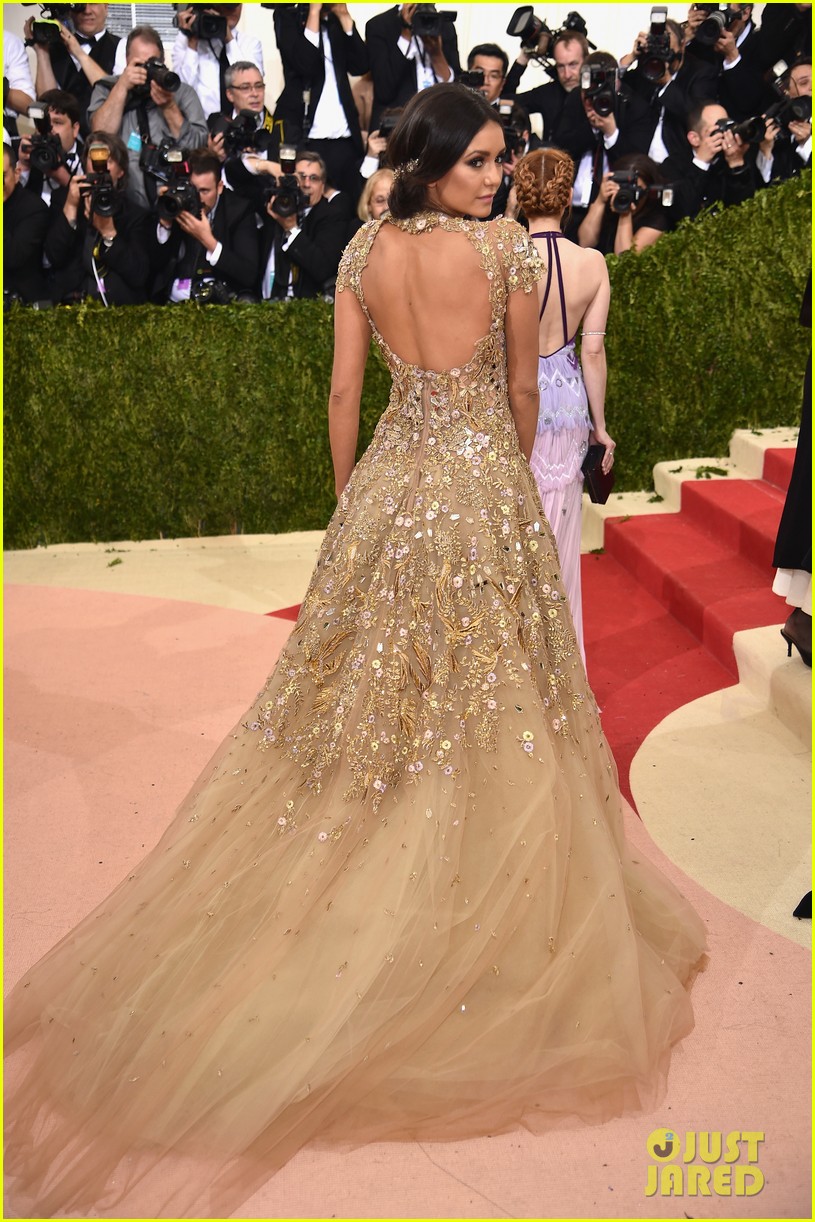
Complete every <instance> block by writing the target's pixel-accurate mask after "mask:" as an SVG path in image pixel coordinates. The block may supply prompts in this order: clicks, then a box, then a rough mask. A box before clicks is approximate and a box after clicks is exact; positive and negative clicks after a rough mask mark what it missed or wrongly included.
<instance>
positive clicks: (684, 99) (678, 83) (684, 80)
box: [623, 61, 718, 165]
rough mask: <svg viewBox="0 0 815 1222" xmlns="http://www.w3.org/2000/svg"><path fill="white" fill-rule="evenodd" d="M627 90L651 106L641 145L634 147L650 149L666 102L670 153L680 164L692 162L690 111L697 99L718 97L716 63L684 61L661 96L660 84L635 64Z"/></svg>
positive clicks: (665, 138) (625, 83) (627, 76)
mask: <svg viewBox="0 0 815 1222" xmlns="http://www.w3.org/2000/svg"><path fill="white" fill-rule="evenodd" d="M623 90H624V91H630V92H631V93H632V94H634V95H636V96H637V97H639V98H640V99H641V100H642V101H644V102H645V103H646V105H647V108H648V109H647V115H646V117H645V121H644V124H643V127H642V129H640V134H639V141H640V147H638V148H637V149H635V150H634V151H636V152H642V153H647V152H648V149H649V148H650V147H651V141H652V140H653V138H654V132H655V131H656V129H657V124H658V123H659V116H660V114H661V112H662V108H663V106H664V108H665V118H664V120H663V123H662V139H663V141H664V143H665V147H666V148H667V150H668V156H669V158H671V160H672V161H674V162H675V163H677V164H680V165H688V164H689V163H690V161H691V160H692V158H693V153H692V152H691V147H690V145H689V144H688V136H687V119H688V114H689V112H690V110H691V109H692V108H693V107H694V106H695V105H696V103H697V102H702V101H711V102H713V101H716V100H717V98H718V83H717V68H716V66H715V65H714V64H708V65H705V64H704V63H702V62H696V61H692V62H691V63H685V64H683V65H682V67H681V68H680V69H679V71H678V72H677V74H676V76H675V77H674V79H673V80H672V81H671V82H670V83H669V85H668V88H667V89H666V90H665V92H664V93H663V94H662V96H661V97H659V96H658V95H659V86H658V85H655V84H654V83H653V81H649V80H646V78H645V76H644V75H643V73H642V72H640V70H639V67H638V66H637V65H632V66H631V67H630V68H629V69H628V71H627V72H626V74H625V76H624V77H623Z"/></svg>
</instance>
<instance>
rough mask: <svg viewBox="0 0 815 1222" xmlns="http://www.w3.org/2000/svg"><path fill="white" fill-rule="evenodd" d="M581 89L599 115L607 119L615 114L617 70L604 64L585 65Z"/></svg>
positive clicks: (581, 75)
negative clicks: (605, 66)
mask: <svg viewBox="0 0 815 1222" xmlns="http://www.w3.org/2000/svg"><path fill="white" fill-rule="evenodd" d="M580 88H581V89H582V90H583V96H584V97H585V98H587V99H588V100H589V101H590V102H591V104H592V108H593V109H594V110H595V111H596V112H597V114H598V115H602V117H603V118H605V117H606V116H607V115H610V114H613V113H614V102H615V99H616V97H617V69H616V68H604V67H603V65H602V64H584V65H583V68H582V70H581V73H580Z"/></svg>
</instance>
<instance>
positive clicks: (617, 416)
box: [3, 173, 811, 548]
mask: <svg viewBox="0 0 815 1222" xmlns="http://www.w3.org/2000/svg"><path fill="white" fill-rule="evenodd" d="M810 194H811V176H810V174H809V173H807V174H806V175H804V176H802V177H801V178H799V179H794V180H791V181H789V182H787V183H784V184H782V185H780V186H777V187H774V188H773V189H772V190H771V191H764V192H762V193H761V194H759V195H758V196H756V198H755V199H753V200H751V201H750V202H748V203H747V204H745V205H742V206H741V207H739V208H730V209H728V210H726V211H725V212H723V213H721V214H720V215H718V216H707V217H703V218H700V219H699V220H697V221H695V222H692V223H686V224H685V225H683V226H682V227H681V228H680V229H679V230H678V231H677V232H676V233H674V234H669V235H667V236H666V237H664V238H662V239H661V240H660V241H659V243H658V244H657V245H656V246H655V247H654V248H652V249H650V250H648V251H646V252H644V253H643V254H642V255H640V256H638V257H635V256H632V255H629V256H625V257H623V258H621V259H617V258H611V259H610V260H609V265H610V272H611V279H612V307H611V313H610V317H609V324H608V335H607V338H606V348H607V352H608V363H609V384H608V396H607V419H608V426H609V430H610V432H611V433H612V435H613V436H614V437H615V439H616V440H617V443H618V451H617V455H618V461H617V467H616V469H617V481H618V482H617V487H618V489H619V490H625V489H637V488H650V487H651V468H652V466H653V464H654V463H655V462H657V461H659V460H661V459H676V458H685V457H690V456H693V455H705V454H711V455H716V454H722V453H725V452H726V448H727V442H728V439H729V437H730V434H731V433H732V431H733V429H734V428H740V427H741V428H743V427H751V426H753V427H757V426H770V425H778V424H794V423H797V420H798V416H799V412H800V402H801V375H802V371H803V367H804V361H805V356H806V350H807V347H808V343H809V340H808V337H807V335H806V333H805V332H804V330H803V328H801V327H799V325H798V322H797V316H798V309H799V304H800V297H801V292H802V289H803V285H804V282H805V280H806V275H807V268H808V264H809V258H810V253H809V252H810V237H809V232H810ZM4 323H5V329H4V346H3V350H4V429H5V439H4V478H5V546H6V547H7V548H27V547H35V546H38V545H41V544H53V543H62V542H75V541H81V540H84V541H90V540H117V539H147V538H159V537H179V536H187V535H196V534H201V535H217V534H228V533H230V532H234V531H239V532H245V533H265V532H278V531H289V530H308V529H319V528H322V527H323V526H324V525H325V524H326V522H327V520H328V518H329V517H330V515H331V512H332V510H333V507H334V497H333V477H332V473H331V458H330V452H329V447H328V436H327V423H326V403H327V395H328V386H329V382H330V376H331V357H332V338H333V337H332V308H331V306H330V305H327V304H326V303H325V302H322V301H313V302H311V301H309V302H293V303H288V304H274V305H235V306H204V307H198V306H178V307H166V306H165V307H153V306H132V307H127V308H123V309H118V310H117V309H111V310H105V309H104V308H102V307H100V306H95V305H90V304H89V305H87V306H78V307H77V306H74V307H64V308H63V307H60V308H58V309H56V310H51V311H47V312H37V311H33V310H27V309H24V308H20V307H15V308H13V309H12V310H10V311H9V312H8V313H6V314H5V316H4ZM388 389H389V378H388V374H387V370H386V369H385V367H384V365H383V363H382V361H381V360H380V359H379V357H378V355H376V354H375V353H373V351H372V356H371V359H370V360H369V362H368V368H367V371H366V377H365V386H364V392H363V400H362V420H361V427H360V450H361V449H362V448H364V446H365V445H366V444H367V442H368V441H369V439H370V436H371V433H372V432H373V428H374V426H375V424H376V421H377V419H378V417H379V414H380V413H381V411H382V409H383V408H384V406H385V404H386V402H387V396H388Z"/></svg>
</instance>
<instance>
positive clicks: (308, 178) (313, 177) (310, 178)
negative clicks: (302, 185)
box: [297, 173, 323, 182]
mask: <svg viewBox="0 0 815 1222" xmlns="http://www.w3.org/2000/svg"><path fill="white" fill-rule="evenodd" d="M297 177H298V178H299V179H300V182H322V181H323V176H322V174H300V173H298V175H297Z"/></svg>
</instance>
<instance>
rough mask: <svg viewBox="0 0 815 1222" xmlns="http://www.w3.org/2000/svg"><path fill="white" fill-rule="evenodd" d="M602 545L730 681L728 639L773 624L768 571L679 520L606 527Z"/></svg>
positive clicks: (774, 603)
mask: <svg viewBox="0 0 815 1222" xmlns="http://www.w3.org/2000/svg"><path fill="white" fill-rule="evenodd" d="M605 539H606V551H607V552H608V553H609V554H610V555H611V556H613V557H614V559H615V560H617V561H618V563H620V564H622V565H623V566H624V567H625V568H626V569H628V571H629V572H630V573H631V574H632V576H634V578H635V579H636V580H637V581H638V582H640V583H641V584H642V585H643V587H644V588H645V589H646V590H647V592H648V593H649V594H651V595H652V597H654V598H656V599H657V600H658V601H659V602H660V603H661V604H662V605H663V607H665V609H666V610H667V611H668V612H670V614H671V615H673V616H674V617H675V618H676V619H677V620H678V621H679V623H680V624H681V625H682V626H683V627H684V628H686V629H687V630H688V631H689V632H691V633H692V634H693V636H694V637H696V639H697V640H698V641H699V642H700V643H701V644H703V645H705V646H706V647H707V648H708V649H709V650H710V651H711V653H712V654H713V656H714V657H715V658H716V659H717V660H718V662H719V664H720V665H722V666H724V667H726V668H727V669H728V670H729V671H730V673H731V675H732V676H733V677H734V678H735V677H736V673H737V671H736V663H735V658H734V655H733V645H732V636H733V633H734V632H738V631H740V630H741V629H743V628H757V627H760V626H762V625H765V624H772V623H776V622H780V619H781V617H780V610H779V608H780V604H779V602H778V599H777V598H776V597H775V596H774V595H773V594H772V592H771V590H770V585H771V577H772V574H771V570H770V569H769V568H767V569H766V570H764V569H762V568H761V567H759V566H758V565H755V564H752V563H751V562H750V561H748V560H746V559H744V557H743V556H740V555H738V554H737V553H735V552H733V551H732V550H730V549H729V548H728V547H727V546H726V545H725V544H723V543H721V542H719V541H718V540H717V539H714V538H712V537H711V535H709V534H708V533H707V532H706V531H703V530H701V529H699V527H697V526H695V525H693V524H691V523H690V522H689V521H688V520H687V519H686V518H685V515H684V514H683V513H681V514H664V515H662V514H655V515H653V516H648V517H645V516H643V517H635V518H628V519H619V520H612V521H608V522H606V534H605ZM728 633H729V636H728Z"/></svg>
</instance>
